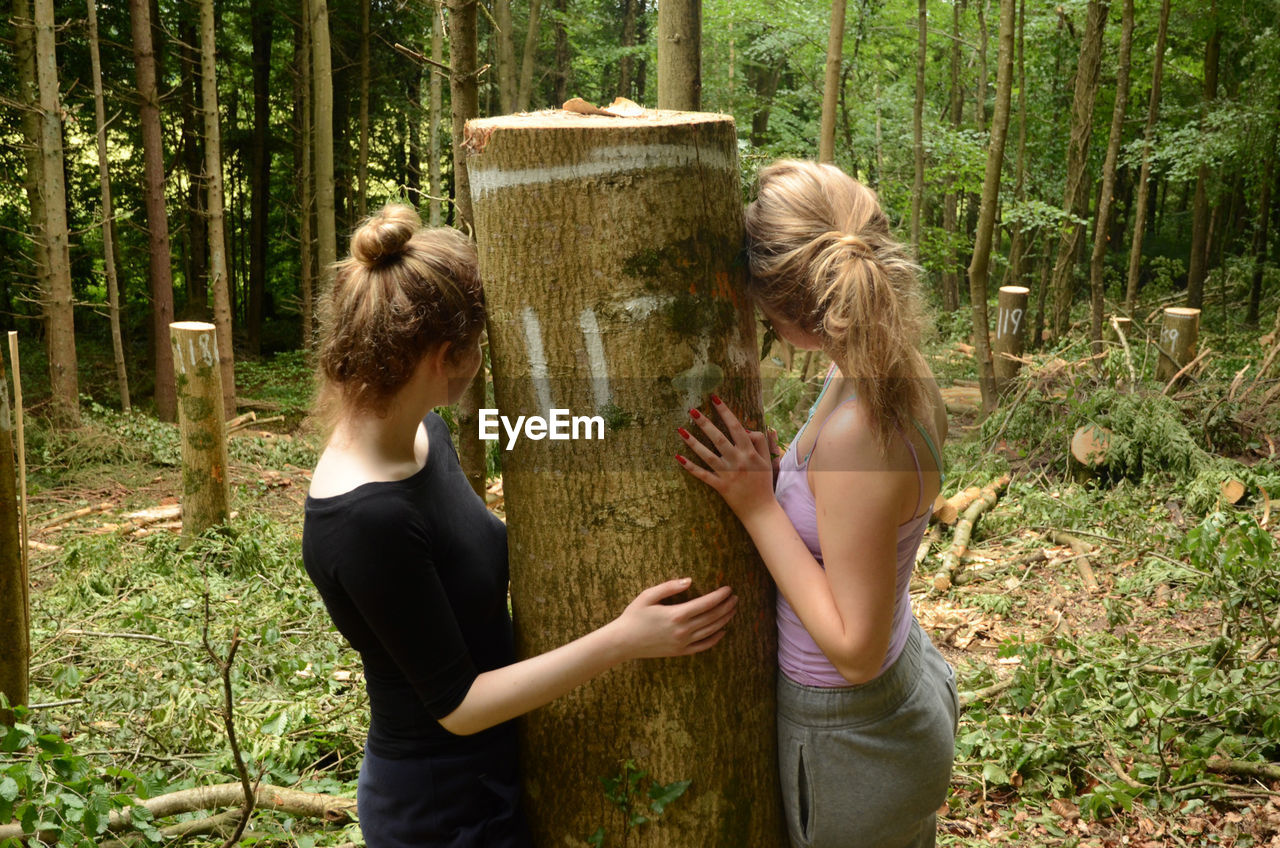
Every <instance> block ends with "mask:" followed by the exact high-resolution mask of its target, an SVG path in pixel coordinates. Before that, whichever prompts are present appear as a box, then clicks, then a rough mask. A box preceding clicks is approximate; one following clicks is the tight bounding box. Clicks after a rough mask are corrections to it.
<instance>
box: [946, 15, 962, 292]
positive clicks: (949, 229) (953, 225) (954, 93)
mask: <svg viewBox="0 0 1280 848" xmlns="http://www.w3.org/2000/svg"><path fill="white" fill-rule="evenodd" d="M964 3H965V0H953V2H952V8H951V67H950V72H951V100H950V110H951V127H952V129H955V130H957V131H958V130H959V129H960V123H961V121H963V120H964V84H963V83H962V81H961V79H960V13H961V11H963V9H964ZM951 183H952V186H949V187H948V191H947V195H946V197H945V198H943V201H942V229H943V232H944V233H945V235H946V243H945V244H944V246H943V260H942V308H943V309H945V310H947V311H948V312H955V311H956V310H957V309H959V308H960V273H959V271H960V268H959V265H958V264H957V262H956V243H957V242H958V240H959V226H958V224H959V220H958V209H957V207H958V205H959V200H960V199H959V197H958V195H957V193H956V191H955V188H954V183H955V180H954V179H953V180H951Z"/></svg>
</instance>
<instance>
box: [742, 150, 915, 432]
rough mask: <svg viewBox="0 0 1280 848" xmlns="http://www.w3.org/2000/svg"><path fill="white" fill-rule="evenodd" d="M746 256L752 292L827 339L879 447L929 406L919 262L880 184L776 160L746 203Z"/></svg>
mask: <svg viewBox="0 0 1280 848" xmlns="http://www.w3.org/2000/svg"><path fill="white" fill-rule="evenodd" d="M747 257H748V270H749V273H750V287H751V295H752V297H753V298H754V299H755V300H756V301H757V302H758V303H760V304H761V305H762V306H764V307H765V308H766V309H767V310H768V311H769V312H770V313H771V314H773V315H777V316H778V317H780V318H782V319H783V320H786V321H788V322H789V323H793V324H795V325H796V326H797V327H799V328H801V329H803V330H805V331H807V332H811V333H816V334H818V335H819V336H820V337H821V338H822V339H823V346H824V348H825V349H826V351H827V353H828V354H829V355H830V356H831V358H832V360H833V361H834V362H835V363H836V364H837V365H838V366H839V368H840V371H841V372H842V373H843V374H844V375H845V377H847V378H849V379H851V380H853V383H854V389H855V391H856V392H857V394H858V397H859V398H860V399H861V402H862V403H863V405H864V406H865V408H866V410H867V412H868V414H869V417H870V419H871V421H872V423H873V426H874V427H875V431H876V437H877V439H878V440H879V442H880V444H881V445H882V447H884V448H886V449H887V447H888V445H889V442H890V440H891V439H892V437H893V435H894V432H895V430H897V429H899V428H901V427H903V426H904V425H906V424H908V423H909V422H910V420H911V419H912V418H913V417H915V418H919V417H923V416H924V415H925V414H926V411H927V408H928V392H927V388H926V385H927V384H926V380H927V378H928V376H929V369H928V366H927V365H926V363H925V361H924V357H923V356H922V355H921V353H920V351H919V347H918V345H919V342H920V335H921V332H922V330H923V325H924V312H923V307H922V303H921V300H920V294H919V285H918V275H919V271H920V269H919V267H918V266H917V265H916V264H915V263H914V262H913V261H912V260H911V258H910V256H909V255H908V254H907V252H906V249H905V248H904V247H903V245H902V244H901V243H900V242H898V241H897V240H896V239H894V238H893V236H892V234H891V233H890V231H889V221H888V218H887V217H886V216H885V214H884V212H883V211H882V210H881V209H880V204H879V201H878V200H877V198H876V196H875V193H874V192H873V191H871V190H870V189H869V188H867V187H866V186H864V185H862V184H861V183H859V182H858V181H856V180H854V179H853V178H851V177H849V176H848V175H847V174H845V173H844V172H843V171H841V170H840V169H839V168H836V167H835V166H833V165H820V164H817V163H814V162H799V161H794V160H784V161H781V162H777V163H774V164H773V165H770V166H769V167H767V168H765V169H764V170H763V171H761V172H760V192H759V196H758V197H757V199H756V200H755V201H754V202H753V203H752V204H751V205H750V206H749V207H748V208H747Z"/></svg>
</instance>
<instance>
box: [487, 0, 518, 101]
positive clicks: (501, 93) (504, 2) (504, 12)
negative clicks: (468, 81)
mask: <svg viewBox="0 0 1280 848" xmlns="http://www.w3.org/2000/svg"><path fill="white" fill-rule="evenodd" d="M493 17H494V20H495V21H496V22H497V25H498V26H497V32H496V33H494V35H495V37H496V38H497V40H498V108H499V109H501V110H502V114H504V115H506V114H509V113H511V112H514V111H515V108H516V94H517V90H516V89H517V81H516V73H517V68H516V45H515V33H514V32H513V31H512V24H511V0H494V2H493Z"/></svg>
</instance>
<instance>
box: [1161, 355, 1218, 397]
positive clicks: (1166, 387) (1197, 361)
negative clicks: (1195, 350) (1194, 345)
mask: <svg viewBox="0 0 1280 848" xmlns="http://www.w3.org/2000/svg"><path fill="white" fill-rule="evenodd" d="M1211 353H1213V348H1210V347H1206V348H1205V349H1204V350H1202V351H1200V353H1199V354H1198V355H1197V356H1196V358H1195V359H1193V360H1191V361H1190V362H1188V363H1187V364H1186V365H1184V366H1182V367H1181V368H1179V369H1178V371H1177V373H1175V374H1174V375H1173V376H1172V377H1170V378H1169V382H1167V383H1165V384H1164V391H1162V392H1161V393H1160V394H1162V395H1167V394H1169V390H1170V389H1172V388H1173V385H1174V383H1176V382H1178V380H1180V379H1182V376H1183V375H1184V374H1186V373H1187V372H1188V371H1190V370H1191V369H1192V368H1195V367H1196V366H1197V365H1199V364H1200V361H1201V360H1202V359H1204V358H1205V357H1206V356H1208V355H1209V354H1211ZM1169 358H1170V359H1173V357H1169Z"/></svg>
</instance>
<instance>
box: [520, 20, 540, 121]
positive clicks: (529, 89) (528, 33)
mask: <svg viewBox="0 0 1280 848" xmlns="http://www.w3.org/2000/svg"><path fill="white" fill-rule="evenodd" d="M541 10H542V2H541V0H529V28H528V29H527V30H525V34H524V53H523V54H522V55H521V56H520V86H519V88H518V89H517V90H516V111H518V112H523V111H525V110H526V109H528V108H529V98H530V97H531V96H532V94H533V65H534V60H535V59H537V57H538V35H539V25H540V24H541V21H540V20H539V13H540V12H541Z"/></svg>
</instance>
